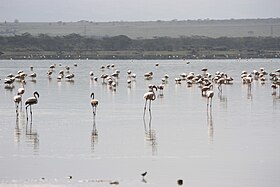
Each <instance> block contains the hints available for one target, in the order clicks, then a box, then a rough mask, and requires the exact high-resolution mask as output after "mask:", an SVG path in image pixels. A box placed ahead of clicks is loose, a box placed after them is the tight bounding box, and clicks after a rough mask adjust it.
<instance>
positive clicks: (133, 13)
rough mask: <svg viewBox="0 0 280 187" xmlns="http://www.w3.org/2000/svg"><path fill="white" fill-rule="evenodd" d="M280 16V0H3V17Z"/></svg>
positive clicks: (44, 19)
mask: <svg viewBox="0 0 280 187" xmlns="http://www.w3.org/2000/svg"><path fill="white" fill-rule="evenodd" d="M276 17H280V0H0V21H1V22H3V21H9V22H13V21H14V20H15V19H18V20H19V21H20V22H56V21H79V20H88V21H98V22H100V21H156V20H173V19H177V20H187V19H207V18H209V19H231V18H234V19H242V18H276Z"/></svg>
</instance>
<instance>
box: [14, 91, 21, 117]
mask: <svg viewBox="0 0 280 187" xmlns="http://www.w3.org/2000/svg"><path fill="white" fill-rule="evenodd" d="M21 100H22V97H21V94H19V93H17V95H15V96H14V102H15V105H16V113H17V116H18V105H19V103H21Z"/></svg>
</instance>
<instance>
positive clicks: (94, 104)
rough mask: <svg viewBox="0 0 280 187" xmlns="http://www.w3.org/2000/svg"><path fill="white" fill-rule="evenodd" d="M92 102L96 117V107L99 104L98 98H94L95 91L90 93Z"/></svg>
mask: <svg viewBox="0 0 280 187" xmlns="http://www.w3.org/2000/svg"><path fill="white" fill-rule="evenodd" d="M90 98H91V100H90V104H91V106H92V112H93V117H95V115H96V107H97V105H98V100H97V99H95V98H94V93H93V92H92V93H91V95H90Z"/></svg>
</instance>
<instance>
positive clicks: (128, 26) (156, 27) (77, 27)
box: [0, 18, 280, 39]
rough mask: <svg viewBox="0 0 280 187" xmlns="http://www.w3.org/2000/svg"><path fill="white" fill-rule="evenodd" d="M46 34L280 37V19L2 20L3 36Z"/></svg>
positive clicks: (142, 37)
mask: <svg viewBox="0 0 280 187" xmlns="http://www.w3.org/2000/svg"><path fill="white" fill-rule="evenodd" d="M23 33H30V34H31V35H35V36H36V35H39V34H47V35H50V36H63V35H68V34H72V33H76V34H80V35H82V36H90V37H92V36H94V37H104V36H108V37H112V36H117V35H126V36H128V37H129V38H131V39H151V38H156V37H172V38H178V37H191V36H206V37H212V38H218V37H259V36H261V37H279V36H280V18H275V19H272V18H271V19H239V20H235V19H231V20H185V21H177V20H173V21H160V20H159V21H149V22H92V21H78V22H61V21H59V22H52V23H46V22H45V23H44V22H42V23H36V22H28V23H24V22H12V23H11V22H4V23H3V22H2V23H0V36H13V35H21V34H23Z"/></svg>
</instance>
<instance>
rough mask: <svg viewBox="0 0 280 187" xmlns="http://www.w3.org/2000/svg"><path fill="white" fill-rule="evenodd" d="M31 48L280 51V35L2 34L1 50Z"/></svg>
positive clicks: (0, 40)
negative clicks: (129, 35)
mask: <svg viewBox="0 0 280 187" xmlns="http://www.w3.org/2000/svg"><path fill="white" fill-rule="evenodd" d="M5 49H31V50H43V51H80V50H94V51H123V50H125V51H129V50H140V51H183V50H192V49H207V50H225V51H226V50H230V49H238V50H244V49H245V50H280V37H277V38H272V37H242V38H228V37H220V38H208V37H199V36H196V37H195V36H194V37H181V38H169V37H158V38H153V39H131V38H129V37H127V36H125V35H119V36H113V37H102V38H94V37H85V36H81V35H79V34H70V35H66V36H53V37H52V36H49V35H46V34H40V35H38V36H33V35H31V34H29V33H24V34H22V35H15V36H5V37H4V36H0V50H5Z"/></svg>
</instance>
